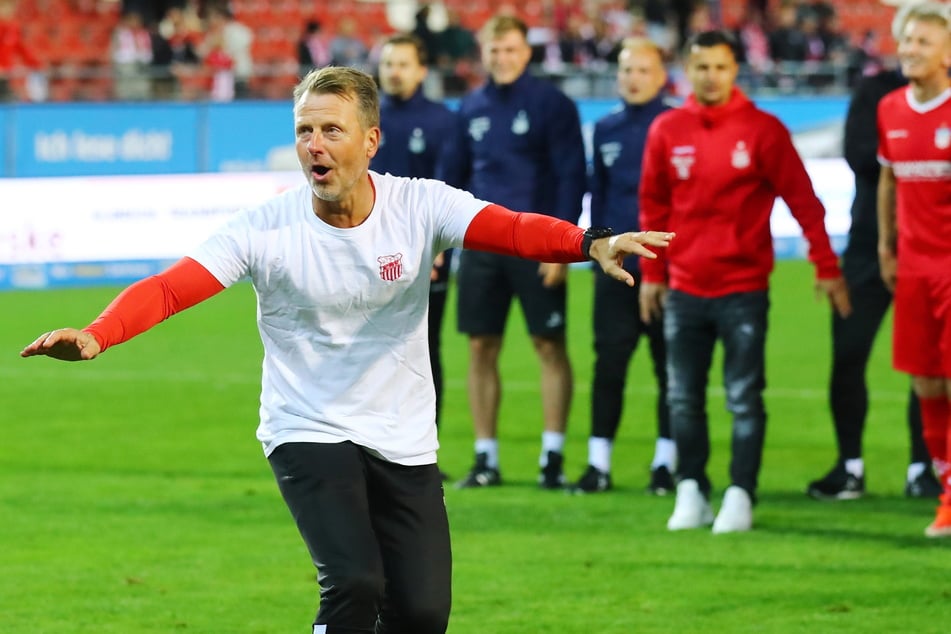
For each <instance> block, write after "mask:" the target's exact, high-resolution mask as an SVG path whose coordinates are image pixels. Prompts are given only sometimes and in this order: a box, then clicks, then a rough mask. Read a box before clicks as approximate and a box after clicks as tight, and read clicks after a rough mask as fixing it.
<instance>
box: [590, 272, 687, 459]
mask: <svg viewBox="0 0 951 634" xmlns="http://www.w3.org/2000/svg"><path fill="white" fill-rule="evenodd" d="M635 277H637V276H635ZM639 293H640V284H637V285H635V286H633V287H631V286H628V285H626V284H622V283H621V282H618V281H617V280H615V279H613V278H610V277H608V276H607V275H605V274H604V273H602V272H600V271H596V272H595V273H594V352H595V361H594V380H593V383H592V387H591V436H593V437H595V438H609V439H611V440H614V437H615V436H616V435H617V430H618V427H619V426H620V424H621V411H622V409H623V406H624V385H625V384H626V383H627V371H628V366H629V365H630V361H631V357H632V356H633V355H634V352H635V350H637V344H638V343H639V342H640V340H641V337H642V336H645V337H647V341H648V344H649V346H650V355H651V363H652V366H653V369H654V378H655V379H656V380H657V401H656V413H657V436H658V438H670V437H671V436H670V410H669V408H668V407H667V350H666V345H665V342H664V324H663V321H661V320H658V319H655V320H654V321H652V322H651V323H649V324H645V323H644V322H643V321H641V316H640V304H639V301H638V294H639ZM639 409H640V408H639ZM639 415H640V412H639Z"/></svg>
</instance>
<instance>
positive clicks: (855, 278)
mask: <svg viewBox="0 0 951 634" xmlns="http://www.w3.org/2000/svg"><path fill="white" fill-rule="evenodd" d="M850 264H852V266H850ZM843 271H844V274H845V279H846V282H847V283H848V285H849V295H850V297H851V300H852V314H851V315H849V316H848V317H846V318H842V317H839V315H838V314H836V312H835V311H832V376H831V379H830V381H829V405H830V407H831V409H832V421H833V424H834V425H835V439H836V444H837V445H838V450H839V461H841V462H844V461H845V460H848V459H851V458H861V457H862V433H863V432H864V431H865V419H866V416H867V415H868V383H867V382H866V380H865V370H866V368H867V367H868V361H869V357H870V356H871V354H872V345H873V344H874V343H875V336H876V334H877V333H878V330H879V328H880V327H881V325H882V320H883V319H884V318H885V313H886V312H888V307H889V306H890V305H891V303H892V294H891V293H890V292H888V289H887V288H885V285H884V284H883V283H882V280H881V277H880V276H879V275H878V264H877V262H873V261H868V262H865V263H864V266H863V265H862V264H861V262H859V261H858V260H855V259H853V261H852V262H851V263H850V262H849V261H848V259H846V261H845V263H844V266H843ZM907 419H908V433H909V439H910V458H909V462H924V463H930V462H931V457H930V456H929V454H928V450H927V448H926V447H925V443H924V440H922V437H921V413H920V411H919V410H918V399H917V398H916V397H915V395H914V393H913V392H912V391H911V389H910V388H909V397H908V409H907Z"/></svg>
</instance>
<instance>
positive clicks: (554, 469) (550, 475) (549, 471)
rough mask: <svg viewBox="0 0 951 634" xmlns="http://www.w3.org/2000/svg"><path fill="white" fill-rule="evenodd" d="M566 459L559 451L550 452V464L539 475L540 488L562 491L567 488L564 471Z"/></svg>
mask: <svg viewBox="0 0 951 634" xmlns="http://www.w3.org/2000/svg"><path fill="white" fill-rule="evenodd" d="M564 463H565V459H564V457H563V456H562V455H561V454H560V453H558V452H557V451H549V452H548V462H547V464H545V466H544V467H542V470H541V473H539V474H538V486H540V487H541V488H543V489H560V488H562V487H564V486H565V474H564V471H563V470H562V465H564Z"/></svg>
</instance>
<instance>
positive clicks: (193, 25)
mask: <svg viewBox="0 0 951 634" xmlns="http://www.w3.org/2000/svg"><path fill="white" fill-rule="evenodd" d="M499 12H508V13H513V14H516V15H518V16H519V17H521V18H522V19H524V20H525V21H526V22H527V23H528V24H529V25H530V27H531V30H530V34H529V37H530V41H531V44H532V46H533V51H534V57H533V64H534V65H535V71H536V72H537V73H540V74H544V75H548V76H550V77H551V78H552V79H553V80H555V81H557V82H558V83H559V85H560V87H561V88H562V89H563V90H564V91H565V92H566V93H567V94H569V95H570V96H572V97H612V96H614V95H615V88H614V84H615V81H614V69H613V64H614V63H615V62H616V57H617V52H618V47H619V43H620V41H621V40H622V39H623V38H624V37H626V36H629V35H645V36H648V37H650V38H651V39H653V40H654V41H656V42H658V43H659V44H661V45H662V46H663V47H664V49H665V50H666V51H667V55H668V60H669V63H670V69H671V87H670V88H671V92H672V93H673V94H674V95H677V94H682V93H683V91H684V88H683V81H682V78H681V77H680V75H679V74H678V72H677V71H678V68H679V64H678V58H679V49H680V46H681V43H682V42H684V40H685V38H687V37H688V36H689V35H690V34H691V33H693V32H695V31H700V30H706V29H709V28H712V27H724V28H728V29H731V30H733V31H734V32H735V33H736V36H737V39H738V42H739V43H740V46H741V49H742V50H741V53H742V57H743V59H742V62H743V72H742V74H741V78H740V82H739V83H740V84H741V85H742V86H743V87H744V88H745V89H746V90H747V91H749V92H750V93H752V94H764V93H765V94H771V93H772V94H797V95H798V94H846V93H848V91H849V90H850V88H851V87H852V85H853V84H854V83H855V81H856V80H857V79H858V78H859V77H861V76H862V75H863V74H867V73H870V72H874V71H876V70H878V69H879V68H880V67H881V66H882V65H883V64H885V63H887V60H888V59H889V56H890V55H892V54H893V53H894V44H893V42H892V40H891V37H890V35H889V23H890V21H891V16H892V13H893V11H892V10H891V9H890V8H889V7H886V6H883V5H882V4H881V3H880V2H879V0H817V1H812V0H580V1H579V0H521V1H518V2H509V1H506V0H439V1H437V2H417V1H416V0H231V1H230V2H222V1H219V0H165V1H162V0H29V1H28V0H0V101H7V102H10V101H14V102H17V101H19V102H29V101H33V102H45V101H51V102H62V101H70V102H71V101H112V100H120V101H145V100H171V101H200V100H212V101H230V100H234V99H288V98H289V96H290V91H291V88H292V87H293V86H294V84H295V83H296V82H297V80H298V78H299V77H300V76H301V75H302V74H303V73H305V72H307V71H308V70H309V69H311V68H313V67H318V66H324V65H328V64H335V65H348V66H356V67H360V68H363V69H365V70H367V71H369V72H373V71H374V70H375V68H376V62H377V56H378V54H379V48H380V44H381V42H382V40H383V39H384V38H385V37H386V36H388V35H390V34H392V33H394V32H396V31H411V32H415V33H416V34H417V35H419V36H420V37H421V38H422V39H423V41H424V42H425V43H426V46H427V49H428V51H429V56H430V61H431V69H432V71H434V72H431V73H430V77H429V78H428V80H427V83H426V86H425V90H426V93H427V94H428V95H429V96H430V97H432V98H441V97H454V96H459V95H461V94H463V93H465V92H466V91H468V90H469V88H471V87H472V86H474V85H477V84H479V83H481V82H482V80H483V78H484V75H483V73H482V69H481V65H480V61H479V53H478V46H477V43H476V42H477V32H478V29H479V28H480V27H481V26H482V25H483V24H484V23H485V21H486V20H487V19H488V18H489V17H490V16H491V15H493V14H495V13H499Z"/></svg>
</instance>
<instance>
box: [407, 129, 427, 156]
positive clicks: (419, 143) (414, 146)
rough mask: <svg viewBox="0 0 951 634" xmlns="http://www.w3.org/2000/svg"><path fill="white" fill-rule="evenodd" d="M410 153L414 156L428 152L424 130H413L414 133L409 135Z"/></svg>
mask: <svg viewBox="0 0 951 634" xmlns="http://www.w3.org/2000/svg"><path fill="white" fill-rule="evenodd" d="M409 151H410V152H412V153H413V154H422V153H423V152H424V151H426V137H425V136H424V135H423V129H422V128H413V133H412V134H411V135H409Z"/></svg>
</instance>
